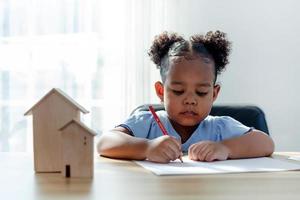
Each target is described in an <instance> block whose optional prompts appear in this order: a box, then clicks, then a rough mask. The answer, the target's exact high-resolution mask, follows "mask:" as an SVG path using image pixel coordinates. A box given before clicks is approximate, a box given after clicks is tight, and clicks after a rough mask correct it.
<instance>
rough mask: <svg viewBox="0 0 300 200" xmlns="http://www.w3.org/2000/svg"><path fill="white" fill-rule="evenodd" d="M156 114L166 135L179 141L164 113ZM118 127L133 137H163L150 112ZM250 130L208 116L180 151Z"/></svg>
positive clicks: (239, 124)
mask: <svg viewBox="0 0 300 200" xmlns="http://www.w3.org/2000/svg"><path fill="white" fill-rule="evenodd" d="M156 114H157V115H158V117H159V118H160V120H161V122H162V123H163V125H164V126H165V128H166V130H167V132H168V134H169V135H171V136H173V137H175V138H178V139H180V138H181V137H180V135H179V134H178V133H177V132H176V131H175V129H174V128H173V126H172V124H171V122H170V121H169V118H168V116H167V113H166V111H164V110H161V111H157V112H156ZM119 126H122V127H124V128H126V129H128V130H129V131H130V132H131V133H132V134H133V135H134V136H135V137H140V138H147V139H154V138H157V137H160V136H162V135H163V133H162V131H161V130H160V128H159V126H158V124H157V123H156V121H155V119H154V117H153V115H152V114H151V112H150V111H141V112H138V113H134V114H133V115H131V116H130V117H129V119H127V120H126V121H125V122H124V123H122V124H120V125H119ZM250 130H251V128H249V127H247V126H245V125H243V124H242V123H240V122H238V121H236V120H235V119H233V118H231V117H228V116H220V117H218V116H210V115H208V116H207V117H206V118H205V119H204V120H203V121H202V122H201V123H200V124H199V126H198V127H197V129H196V130H195V131H194V133H193V134H192V135H191V136H190V138H189V139H188V140H187V141H186V142H185V143H183V144H182V151H184V152H187V151H188V148H189V147H190V146H191V145H192V144H194V143H197V142H200V141H203V140H210V141H215V142H218V141H222V140H226V139H229V138H233V137H237V136H240V135H243V134H245V133H247V132H249V131H250Z"/></svg>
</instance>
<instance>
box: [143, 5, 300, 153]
mask: <svg viewBox="0 0 300 200" xmlns="http://www.w3.org/2000/svg"><path fill="white" fill-rule="evenodd" d="M164 3H165V4H164V6H166V7H165V8H166V9H164V13H163V14H162V15H163V16H164V17H165V18H164V21H163V25H162V26H160V28H157V30H154V31H153V32H155V33H156V34H158V33H160V32H161V31H162V30H172V31H175V32H178V33H181V34H184V35H185V36H186V37H188V36H190V35H191V34H195V33H205V32H207V31H209V30H216V29H220V30H222V31H224V32H226V33H228V37H229V39H230V40H231V41H232V42H233V51H232V54H231V57H230V61H231V62H230V64H229V65H228V68H227V70H226V71H225V72H224V73H223V74H222V75H221V77H220V81H221V84H222V90H221V94H220V96H219V99H218V100H217V102H216V103H219V104H254V105H258V106H259V107H261V108H262V109H263V110H264V111H265V114H266V117H267V122H268V125H269V129H270V134H271V135H272V137H273V139H274V140H275V143H276V150H277V151H300V144H299V143H300V131H299V130H300V122H299V121H298V120H300V117H299V113H300V94H299V93H298V92H299V91H300V80H298V79H297V76H298V75H299V74H300V67H299V58H300V12H299V10H300V1H297V0H294V1H293V0H285V1H283V0H282V1H279V0H278V1H274V0H273V1H272V0H252V1H238V0H226V1H217V0H210V1H209V0H207V1H205V0H199V1H198V0H190V1H187V0H185V1H180V0H177V1H174V0H173V1H165V2H164ZM153 36H154V35H151V39H153ZM149 45H150V44H149ZM152 76H153V77H152V81H154V80H156V79H157V78H159V76H158V71H157V70H155V69H154V67H153V72H152ZM154 99H155V100H156V101H157V99H156V97H155V94H154V93H152V100H153V101H154Z"/></svg>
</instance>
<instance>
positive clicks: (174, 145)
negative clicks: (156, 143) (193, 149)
mask: <svg viewBox="0 0 300 200" xmlns="http://www.w3.org/2000/svg"><path fill="white" fill-rule="evenodd" d="M168 145H169V148H170V149H171V150H172V151H173V152H174V154H175V155H174V159H175V160H176V159H177V158H178V157H179V156H180V155H181V153H182V151H181V145H180V146H178V144H177V142H176V141H174V140H172V141H170V143H169V144H168Z"/></svg>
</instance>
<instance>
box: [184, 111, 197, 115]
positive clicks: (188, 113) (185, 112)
mask: <svg viewBox="0 0 300 200" xmlns="http://www.w3.org/2000/svg"><path fill="white" fill-rule="evenodd" d="M180 114H182V115H184V116H195V115H197V113H195V112H193V111H184V112H181V113H180Z"/></svg>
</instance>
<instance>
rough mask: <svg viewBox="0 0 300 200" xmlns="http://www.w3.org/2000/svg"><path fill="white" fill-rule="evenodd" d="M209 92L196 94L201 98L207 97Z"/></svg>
mask: <svg viewBox="0 0 300 200" xmlns="http://www.w3.org/2000/svg"><path fill="white" fill-rule="evenodd" d="M207 93H208V92H196V94H197V95H198V96H199V97H203V96H205V95H207Z"/></svg>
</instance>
